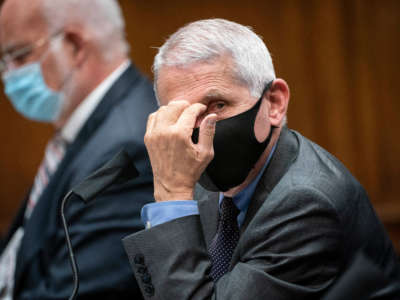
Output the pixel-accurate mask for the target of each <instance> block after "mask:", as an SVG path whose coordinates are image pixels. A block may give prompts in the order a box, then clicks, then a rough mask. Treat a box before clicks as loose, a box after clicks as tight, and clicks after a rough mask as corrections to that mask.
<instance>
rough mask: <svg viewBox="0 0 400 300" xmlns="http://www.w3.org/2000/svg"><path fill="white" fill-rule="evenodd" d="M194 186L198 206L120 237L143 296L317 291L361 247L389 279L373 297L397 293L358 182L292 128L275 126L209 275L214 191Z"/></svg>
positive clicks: (391, 264)
mask: <svg viewBox="0 0 400 300" xmlns="http://www.w3.org/2000/svg"><path fill="white" fill-rule="evenodd" d="M197 192H198V198H197V199H198V206H199V210H200V215H199V216H188V217H183V218H179V219H176V220H173V221H171V222H168V223H165V224H162V225H159V226H155V227H153V228H151V229H148V230H144V231H141V232H138V233H136V234H133V235H131V236H128V237H127V238H125V239H124V246H125V250H126V251H127V253H128V256H129V259H130V263H131V266H132V269H133V271H134V274H135V276H136V279H137V281H138V283H139V286H140V288H141V290H142V293H143V295H144V297H145V299H171V300H174V299H179V300H182V299H230V300H232V299H272V300H279V299H282V300H283V299H285V300H286V299H296V300H298V299H319V298H320V297H321V295H322V294H323V293H324V292H326V291H327V290H328V289H329V287H330V286H331V285H332V283H333V282H334V281H335V279H336V278H338V277H339V276H340V275H341V274H342V273H343V272H344V271H345V269H346V266H347V265H348V264H349V262H350V260H351V258H352V257H353V255H354V254H355V253H356V252H357V251H358V250H359V249H360V248H361V247H363V248H364V249H367V250H366V251H367V252H369V254H370V256H371V257H373V259H374V263H375V264H376V265H378V266H379V267H380V268H381V269H382V270H383V272H384V274H385V275H386V276H387V278H388V279H389V280H388V283H387V284H386V285H385V287H384V288H382V289H380V290H379V291H375V292H374V295H375V296H373V297H372V299H381V298H382V299H383V297H388V298H385V299H395V298H394V297H396V296H395V295H399V294H400V287H399V282H400V269H399V265H398V262H397V258H396V255H395V253H394V250H393V247H392V244H391V242H390V240H389V238H388V237H387V235H386V233H385V231H384V228H383V226H382V224H381V223H380V222H379V220H378V218H377V216H376V214H375V212H374V210H373V208H372V206H371V204H370V202H369V200H368V197H367V195H366V193H365V191H364V189H363V188H362V186H361V185H360V184H359V183H358V182H357V181H356V179H355V178H354V177H353V176H352V175H351V174H350V173H349V171H348V170H346V168H345V167H344V166H343V165H342V164H341V163H340V162H339V161H338V160H337V159H336V158H334V157H333V156H332V155H330V154H329V153H327V152H326V151H325V150H324V149H322V148H321V147H319V146H318V145H316V144H314V143H313V142H311V141H309V140H308V139H306V138H304V137H303V136H301V135H300V134H299V133H297V132H294V131H290V130H288V129H286V128H285V129H283V130H282V133H281V136H280V138H279V140H278V144H277V148H276V150H275V153H274V155H273V157H272V159H271V162H270V164H269V166H268V167H267V169H266V170H265V172H264V174H263V176H262V178H261V180H260V182H259V184H258V186H257V188H256V191H255V194H254V197H253V199H252V201H251V204H250V206H249V209H248V212H247V215H246V218H245V221H244V224H243V226H242V228H241V236H240V240H239V243H238V245H237V248H236V250H235V252H234V254H233V258H232V262H231V267H230V272H228V273H227V274H225V275H224V276H223V277H221V278H220V280H219V281H218V282H217V283H216V284H214V283H213V281H212V280H211V278H210V276H209V271H210V259H209V256H208V253H207V247H208V245H209V243H210V241H211V240H212V238H213V236H214V235H215V233H216V230H217V223H218V194H217V193H209V192H206V191H204V190H203V191H199V190H198V191H197Z"/></svg>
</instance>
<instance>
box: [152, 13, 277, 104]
mask: <svg viewBox="0 0 400 300" xmlns="http://www.w3.org/2000/svg"><path fill="white" fill-rule="evenodd" d="M226 54H229V55H231V57H232V59H233V63H234V66H233V71H234V73H235V74H233V75H234V76H235V77H236V78H237V79H239V80H240V81H241V82H243V83H244V84H246V85H247V87H248V89H249V91H250V94H251V95H252V96H253V97H257V98H258V97H260V96H261V93H262V92H263V90H264V88H265V86H266V84H267V83H268V82H270V81H271V80H274V79H275V71H274V66H273V64H272V59H271V55H270V53H269V51H268V49H267V47H266V46H265V44H264V42H263V41H262V39H261V38H260V37H259V36H258V35H257V34H255V33H254V32H253V30H252V29H251V28H250V27H246V26H243V25H240V24H238V23H235V22H231V21H228V20H224V19H208V20H200V21H196V22H193V23H190V24H188V25H186V26H184V27H182V28H180V29H179V30H178V31H177V32H175V33H174V34H173V35H171V36H170V37H169V38H168V40H167V41H166V42H165V43H164V45H163V46H162V47H161V48H160V49H159V51H158V53H157V55H156V57H155V59H154V64H153V72H154V77H155V83H154V87H155V91H156V94H157V88H156V84H157V78H158V71H159V70H160V68H161V67H162V66H163V65H166V66H182V67H185V66H189V65H190V64H192V63H195V62H210V61H212V60H214V59H216V58H219V57H222V56H224V55H226Z"/></svg>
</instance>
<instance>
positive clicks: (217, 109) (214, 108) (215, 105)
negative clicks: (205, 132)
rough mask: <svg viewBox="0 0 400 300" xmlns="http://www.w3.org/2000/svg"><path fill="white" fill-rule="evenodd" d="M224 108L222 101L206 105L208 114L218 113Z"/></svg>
mask: <svg viewBox="0 0 400 300" xmlns="http://www.w3.org/2000/svg"><path fill="white" fill-rule="evenodd" d="M224 108H225V102H223V101H215V102H213V103H210V104H209V105H208V111H209V112H220V111H222V110H223V109H224Z"/></svg>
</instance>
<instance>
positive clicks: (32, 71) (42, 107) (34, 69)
mask: <svg viewBox="0 0 400 300" xmlns="http://www.w3.org/2000/svg"><path fill="white" fill-rule="evenodd" d="M61 38H63V34H62V32H57V33H56V34H53V35H51V36H50V37H46V38H42V39H40V40H39V41H37V42H36V43H34V44H33V45H32V46H26V47H24V48H22V49H17V50H15V51H14V52H11V53H9V54H6V55H5V56H4V57H3V59H2V61H1V65H0V68H1V72H2V79H3V83H4V86H5V93H6V95H7V96H8V97H9V99H10V100H11V102H12V104H13V105H14V107H15V109H16V110H17V111H18V112H20V113H21V114H22V115H24V116H25V117H27V118H29V119H32V120H36V121H42V122H52V121H55V120H57V118H58V116H59V115H60V113H61V110H62V108H63V100H64V99H65V98H64V94H63V93H62V92H61V91H54V90H53V89H51V88H50V87H48V85H47V84H46V81H45V79H44V77H43V72H42V69H41V62H42V60H44V59H45V58H46V55H47V54H48V52H49V51H51V50H53V49H52V48H56V47H57V48H59V47H60V45H61V43H60V42H61ZM46 44H49V46H48V47H47V49H46V50H45V52H44V53H43V54H42V55H41V57H40V59H39V61H35V62H31V63H28V64H25V65H23V66H18V65H19V63H18V61H19V60H21V59H23V58H24V57H26V56H28V55H29V54H30V53H31V52H32V51H34V50H35V49H37V48H39V47H42V46H44V45H46ZM64 84H65V81H64Z"/></svg>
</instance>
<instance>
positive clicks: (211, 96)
mask: <svg viewBox="0 0 400 300" xmlns="http://www.w3.org/2000/svg"><path fill="white" fill-rule="evenodd" d="M224 99H226V96H225V95H223V94H221V93H220V92H219V91H217V90H211V91H209V92H208V93H207V94H206V95H205V96H204V97H203V100H204V101H206V102H210V101H213V100H224Z"/></svg>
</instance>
